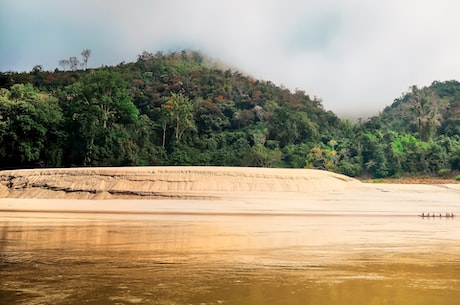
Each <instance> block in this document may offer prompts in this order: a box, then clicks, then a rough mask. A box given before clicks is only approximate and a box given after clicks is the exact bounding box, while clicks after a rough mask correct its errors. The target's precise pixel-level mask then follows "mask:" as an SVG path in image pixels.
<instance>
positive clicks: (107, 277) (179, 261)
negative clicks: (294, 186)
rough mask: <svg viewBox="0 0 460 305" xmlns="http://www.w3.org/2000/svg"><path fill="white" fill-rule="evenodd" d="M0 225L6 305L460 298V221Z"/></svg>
mask: <svg viewBox="0 0 460 305" xmlns="http://www.w3.org/2000/svg"><path fill="white" fill-rule="evenodd" d="M0 217H1V218H0V219H2V220H1V221H0V236H1V241H0V250H1V256H0V273H1V274H2V279H1V281H0V304H273V305H275V304H416V305H418V304H455V303H456V302H457V300H458V299H459V297H460V281H459V280H458V279H459V278H460V264H459V263H460V243H459V241H460V222H459V220H457V219H429V220H428V219H422V218H418V217H375V216H374V217H365V216H360V217H352V216H313V217H307V216H268V215H265V216H264V215H257V216H254V215H253V216H244V215H240V216H223V215H220V216H216V215H214V216H206V215H132V216H129V217H128V216H126V215H124V216H123V218H121V217H120V216H117V215H97V216H94V215H89V214H87V215H78V214H66V215H59V214H39V213H30V214H27V213H22V214H18V213H2V214H1V215H0ZM91 217H93V218H92V219H91ZM130 217H131V219H129V218H130Z"/></svg>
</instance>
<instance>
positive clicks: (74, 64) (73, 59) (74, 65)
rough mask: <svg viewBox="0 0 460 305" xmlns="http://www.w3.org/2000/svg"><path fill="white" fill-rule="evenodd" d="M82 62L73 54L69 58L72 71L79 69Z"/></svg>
mask: <svg viewBox="0 0 460 305" xmlns="http://www.w3.org/2000/svg"><path fill="white" fill-rule="evenodd" d="M79 64H80V61H79V60H78V58H76V57H75V56H72V57H70V58H69V67H70V70H72V71H77V70H78V65H79Z"/></svg>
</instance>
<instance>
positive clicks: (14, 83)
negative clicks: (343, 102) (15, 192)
mask: <svg viewBox="0 0 460 305" xmlns="http://www.w3.org/2000/svg"><path fill="white" fill-rule="evenodd" d="M86 51H87V52H86V53H85V54H83V53H82V56H83V60H84V61H83V62H82V66H81V67H82V68H86V65H87V59H88V57H89V55H90V54H89V52H88V51H89V50H86ZM63 63H64V64H66V65H67V66H66V70H69V71H58V70H56V71H54V72H50V71H43V69H42V68H41V66H40V65H37V66H35V67H34V69H33V71H31V72H30V73H14V72H6V73H1V74H0V88H3V89H0V143H1V145H0V166H1V167H3V168H5V167H24V166H50V167H51V166H103V165H107V166H121V165H218V166H263V167H292V168H303V167H309V168H320V169H325V170H330V171H336V172H339V173H343V174H346V175H349V176H365V177H373V178H384V177H398V176H401V175H403V174H404V175H405V176H407V175H420V174H423V175H439V176H445V175H447V174H448V173H449V175H450V172H455V171H458V170H460V127H459V126H460V124H459V122H460V83H458V82H457V81H448V82H434V83H433V84H432V85H431V86H429V87H423V88H417V87H415V86H413V87H411V88H409V91H408V92H407V93H405V94H404V95H403V96H401V97H400V98H398V99H396V100H395V102H394V103H393V104H392V105H391V106H389V107H387V108H385V109H384V110H383V112H382V113H381V114H380V115H378V116H375V117H372V118H369V119H368V120H365V121H359V122H357V123H351V122H349V121H345V120H340V119H339V118H338V117H337V116H336V115H335V114H334V113H332V112H331V111H325V110H324V109H323V108H322V105H321V100H320V99H318V98H310V97H309V96H308V95H307V94H306V93H305V92H303V91H300V90H296V91H295V92H291V91H289V90H287V89H285V88H280V87H277V86H275V85H274V84H272V83H270V82H267V81H260V80H254V79H252V78H251V77H249V76H246V75H243V74H242V73H240V72H237V71H232V70H229V69H227V70H222V69H216V68H215V63H214V62H213V61H211V60H209V59H208V58H206V57H205V56H203V55H202V54H200V53H198V52H191V51H183V52H171V53H167V54H163V53H161V52H158V53H156V54H152V53H149V52H143V53H142V54H140V55H139V56H138V60H137V61H136V62H134V63H121V64H119V65H117V66H115V67H104V68H99V69H88V70H86V69H85V70H83V69H80V70H79V69H76V68H78V66H75V63H74V65H73V68H71V69H67V68H70V66H68V63H66V62H63ZM71 70H75V71H71Z"/></svg>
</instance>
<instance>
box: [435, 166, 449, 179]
mask: <svg viewBox="0 0 460 305" xmlns="http://www.w3.org/2000/svg"><path fill="white" fill-rule="evenodd" d="M450 173H451V170H450V168H441V169H440V170H439V171H438V176H439V177H443V178H448V177H449V176H450Z"/></svg>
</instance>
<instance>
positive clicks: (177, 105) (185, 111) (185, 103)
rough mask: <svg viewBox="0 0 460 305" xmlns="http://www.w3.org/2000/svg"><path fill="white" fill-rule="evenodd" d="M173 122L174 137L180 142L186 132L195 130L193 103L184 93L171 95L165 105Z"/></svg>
mask: <svg viewBox="0 0 460 305" xmlns="http://www.w3.org/2000/svg"><path fill="white" fill-rule="evenodd" d="M164 109H166V110H167V112H168V115H169V116H170V117H171V121H172V122H173V124H174V135H175V139H176V141H177V142H179V141H180V140H181V138H182V136H183V134H184V132H185V131H186V130H195V121H194V120H193V103H192V101H191V100H190V99H189V98H188V97H187V96H185V95H184V94H182V93H174V92H173V93H171V96H170V97H169V98H168V100H167V101H166V103H165V104H164Z"/></svg>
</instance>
